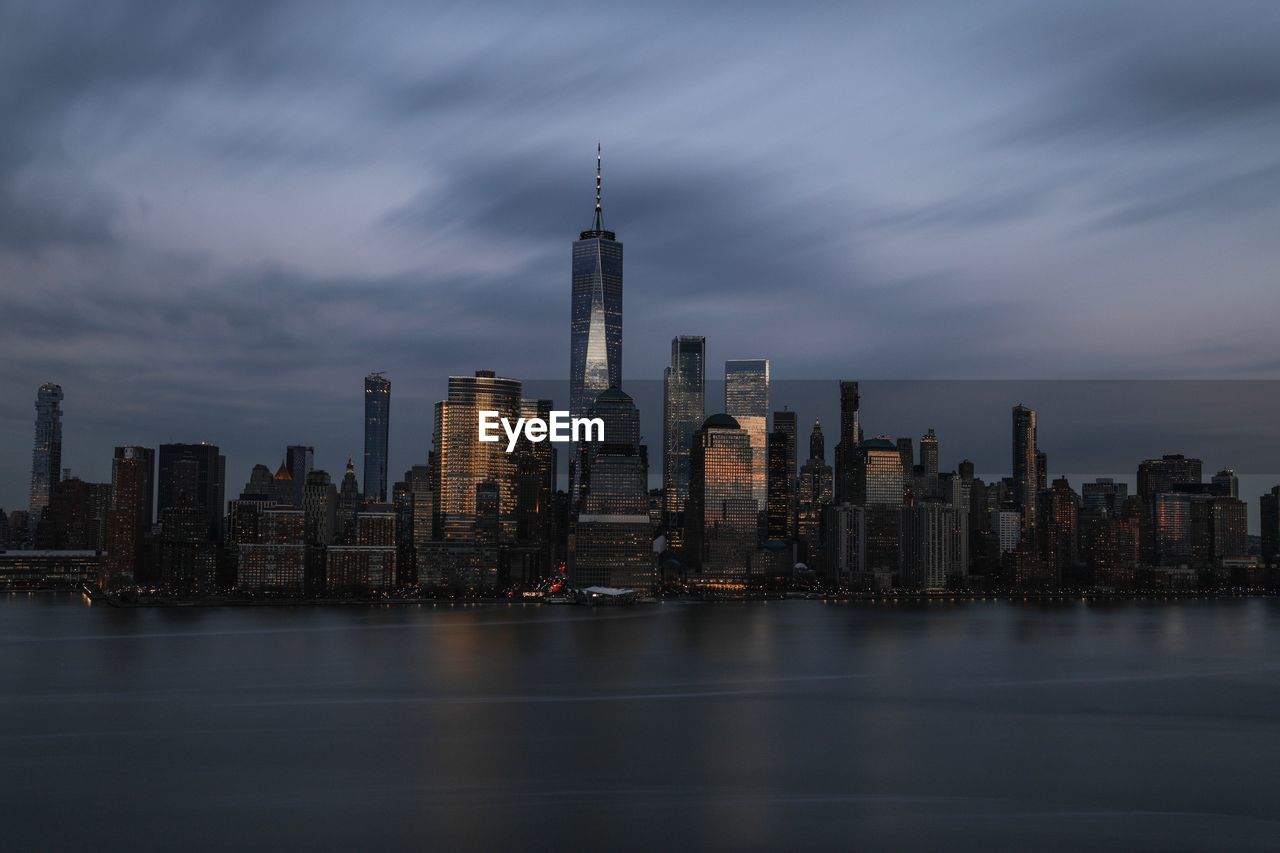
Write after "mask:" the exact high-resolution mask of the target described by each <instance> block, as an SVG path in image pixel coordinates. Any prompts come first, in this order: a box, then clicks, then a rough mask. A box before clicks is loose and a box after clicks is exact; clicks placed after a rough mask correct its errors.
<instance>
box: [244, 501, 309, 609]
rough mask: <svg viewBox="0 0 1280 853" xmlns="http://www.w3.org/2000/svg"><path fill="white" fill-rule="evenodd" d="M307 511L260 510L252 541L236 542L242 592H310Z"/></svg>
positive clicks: (292, 593) (285, 593) (299, 593)
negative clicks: (308, 586) (308, 587)
mask: <svg viewBox="0 0 1280 853" xmlns="http://www.w3.org/2000/svg"><path fill="white" fill-rule="evenodd" d="M305 514H306V511H305V510H301V509H293V508H292V507H283V506H273V507H266V508H263V509H262V510H261V511H260V515H259V521H258V528H257V531H256V535H255V536H254V537H253V540H252V541H247V542H240V543H238V544H237V545H236V550H237V568H236V587H237V588H238V589H240V590H241V591H243V592H253V593H274V594H278V595H302V594H303V593H305V592H306V591H307V572H306V568H307V544H306V536H307V530H306V526H307V525H306V517H305Z"/></svg>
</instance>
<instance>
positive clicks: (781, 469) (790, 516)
mask: <svg viewBox="0 0 1280 853" xmlns="http://www.w3.org/2000/svg"><path fill="white" fill-rule="evenodd" d="M781 414H787V415H792V416H793V417H792V418H791V423H790V428H789V429H788V428H787V427H783V428H781V429H774V430H773V432H771V433H769V438H768V441H767V448H766V449H767V452H768V484H769V509H768V519H767V521H768V531H767V532H768V538H769V539H776V540H779V541H782V542H787V541H790V540H791V539H794V538H795V525H796V456H795V450H796V436H795V418H794V414H795V413H794V412H775V413H774V415H775V418H776V416H777V415H781Z"/></svg>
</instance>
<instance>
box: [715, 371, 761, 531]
mask: <svg viewBox="0 0 1280 853" xmlns="http://www.w3.org/2000/svg"><path fill="white" fill-rule="evenodd" d="M724 410H725V413H726V414H727V415H729V417H731V418H733V419H734V420H735V421H737V422H738V426H739V428H741V429H742V431H743V432H745V433H746V434H747V436H748V437H749V438H750V439H751V495H752V497H754V498H755V501H756V511H757V512H763V511H764V509H765V507H766V505H767V503H768V498H769V486H768V477H767V468H768V465H767V461H766V455H767V452H768V451H767V448H766V446H765V439H766V436H767V435H768V420H769V360H768V359H766V358H741V359H732V360H730V361H726V362H725V363H724Z"/></svg>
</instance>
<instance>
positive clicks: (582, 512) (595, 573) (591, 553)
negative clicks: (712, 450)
mask: <svg viewBox="0 0 1280 853" xmlns="http://www.w3.org/2000/svg"><path fill="white" fill-rule="evenodd" d="M589 416H590V417H598V418H601V419H602V420H603V421H604V441H603V442H597V443H593V444H591V445H589V446H590V447H591V448H592V450H591V453H590V457H589V462H588V463H587V465H586V466H584V467H585V471H586V475H585V477H584V482H583V492H582V500H581V505H580V507H579V511H578V515H577V519H576V521H575V522H574V525H573V528H572V530H573V532H572V535H571V539H570V548H569V577H570V579H571V581H572V583H573V585H574V586H575V587H578V588H579V589H582V588H585V587H589V586H611V587H626V588H632V589H642V590H646V591H647V590H650V589H652V588H653V586H654V585H655V583H656V572H655V569H656V566H655V561H654V555H653V543H652V539H651V537H650V535H649V489H648V474H647V470H646V465H645V461H644V458H643V456H641V454H640V444H639V439H640V417H639V414H638V413H637V412H636V408H635V404H634V402H632V400H631V397H630V396H628V395H627V394H625V393H624V392H623V391H622V390H621V389H618V388H610V389H609V390H607V391H605V392H604V393H602V394H601V395H600V396H599V397H598V398H597V399H596V403H595V405H593V406H592V407H591V409H590V410H589ZM584 446H586V445H584Z"/></svg>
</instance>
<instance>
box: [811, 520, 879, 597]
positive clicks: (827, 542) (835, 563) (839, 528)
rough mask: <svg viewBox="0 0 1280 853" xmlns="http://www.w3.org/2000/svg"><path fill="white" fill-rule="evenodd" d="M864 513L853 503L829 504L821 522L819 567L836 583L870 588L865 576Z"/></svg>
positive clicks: (865, 524) (871, 584)
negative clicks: (820, 560)
mask: <svg viewBox="0 0 1280 853" xmlns="http://www.w3.org/2000/svg"><path fill="white" fill-rule="evenodd" d="M866 537H867V513H866V510H865V509H864V508H863V507H860V506H854V505H853V504H837V505H835V506H829V507H827V509H826V512H825V514H824V519H823V524H822V567H823V569H824V572H823V573H824V574H825V575H826V576H827V577H828V578H830V579H831V580H832V581H834V583H835V585H836V586H842V587H853V588H862V589H865V588H870V587H872V586H873V584H874V581H872V580H871V579H869V578H868V577H867V571H866V564H867V549H866V544H867V543H866Z"/></svg>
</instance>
